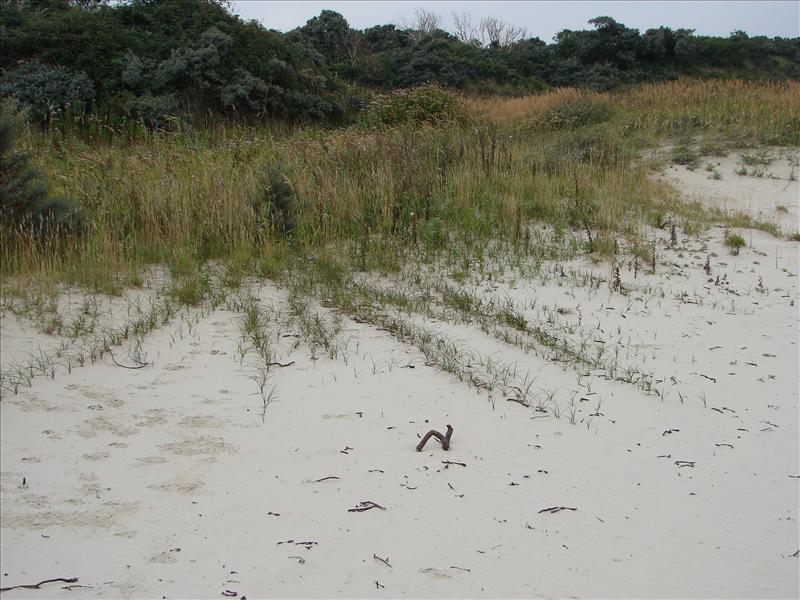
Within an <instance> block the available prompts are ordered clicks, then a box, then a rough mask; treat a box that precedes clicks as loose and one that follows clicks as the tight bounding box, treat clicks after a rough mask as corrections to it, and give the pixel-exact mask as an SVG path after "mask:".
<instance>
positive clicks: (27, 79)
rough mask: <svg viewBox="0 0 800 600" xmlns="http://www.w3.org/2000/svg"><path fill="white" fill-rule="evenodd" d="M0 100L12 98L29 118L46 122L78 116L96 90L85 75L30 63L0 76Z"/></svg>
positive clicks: (38, 63) (88, 104)
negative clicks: (25, 109) (25, 108)
mask: <svg viewBox="0 0 800 600" xmlns="http://www.w3.org/2000/svg"><path fill="white" fill-rule="evenodd" d="M0 97H2V98H8V97H14V98H16V100H17V101H18V102H19V103H20V104H21V105H23V106H25V107H27V108H28V109H29V111H30V115H31V117H33V118H34V119H37V120H47V119H51V118H53V117H55V116H58V115H61V114H63V113H64V112H67V111H69V112H70V113H73V114H81V113H82V112H83V111H84V110H86V109H88V108H89V106H90V104H91V101H92V100H93V99H94V97H95V90H94V84H93V83H92V81H91V80H90V79H89V78H88V77H87V76H86V74H85V73H74V72H71V71H69V70H68V69H65V68H64V67H51V66H49V65H45V64H42V63H40V62H39V61H38V60H31V61H29V62H27V63H24V64H22V65H20V66H18V67H17V68H16V69H14V70H12V71H9V72H8V73H7V74H6V75H5V76H4V77H3V79H2V81H0Z"/></svg>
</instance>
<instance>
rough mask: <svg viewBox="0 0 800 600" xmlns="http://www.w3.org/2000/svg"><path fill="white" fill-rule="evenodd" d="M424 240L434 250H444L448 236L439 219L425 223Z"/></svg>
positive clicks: (435, 218)
mask: <svg viewBox="0 0 800 600" xmlns="http://www.w3.org/2000/svg"><path fill="white" fill-rule="evenodd" d="M422 239H423V240H424V241H425V243H426V244H427V245H429V246H430V247H432V248H442V247H444V245H445V243H446V242H447V234H446V232H445V230H444V226H443V225H442V220H441V219H440V218H438V217H434V218H433V219H429V220H427V221H425V224H424V225H423V227H422Z"/></svg>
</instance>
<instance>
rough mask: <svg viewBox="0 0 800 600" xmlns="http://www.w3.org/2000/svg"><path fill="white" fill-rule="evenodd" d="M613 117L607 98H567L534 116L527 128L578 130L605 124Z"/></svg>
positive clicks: (611, 107) (612, 110)
mask: <svg viewBox="0 0 800 600" xmlns="http://www.w3.org/2000/svg"><path fill="white" fill-rule="evenodd" d="M613 116H614V108H613V106H612V105H611V101H610V100H609V99H608V98H605V97H602V96H578V97H575V98H568V99H566V100H564V101H562V102H559V103H558V104H556V105H555V106H553V107H551V108H548V109H547V110H544V111H542V112H541V113H539V114H536V115H534V116H533V117H532V118H531V119H530V121H529V126H530V127H531V128H532V129H534V130H536V131H560V130H564V129H579V128H581V127H587V126H589V125H597V124H599V123H605V122H606V121H608V120H610V119H611V117H613Z"/></svg>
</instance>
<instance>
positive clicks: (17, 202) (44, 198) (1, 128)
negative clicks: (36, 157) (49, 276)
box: [0, 100, 82, 235]
mask: <svg viewBox="0 0 800 600" xmlns="http://www.w3.org/2000/svg"><path fill="white" fill-rule="evenodd" d="M22 127H23V116H22V115H20V114H19V113H18V112H17V108H16V105H15V103H14V102H13V101H12V100H4V101H3V102H2V105H0V225H2V226H3V227H4V228H5V229H6V231H7V232H8V233H10V232H12V231H18V230H19V228H26V229H30V230H33V232H35V233H37V234H40V235H41V234H45V233H48V232H49V231H52V230H56V231H62V232H66V231H76V230H78V229H79V228H80V227H81V223H82V219H81V216H80V215H79V213H78V212H77V211H76V209H75V208H74V207H73V206H72V204H71V203H70V202H69V201H68V200H66V199H63V198H56V197H52V196H50V194H49V193H48V191H47V187H46V185H45V184H44V182H43V181H42V177H41V174H40V173H39V172H38V171H37V170H35V169H34V168H33V167H32V166H31V164H30V157H29V155H28V154H26V153H25V152H22V151H20V150H19V149H18V148H17V143H18V140H19V136H20V134H21V132H22Z"/></svg>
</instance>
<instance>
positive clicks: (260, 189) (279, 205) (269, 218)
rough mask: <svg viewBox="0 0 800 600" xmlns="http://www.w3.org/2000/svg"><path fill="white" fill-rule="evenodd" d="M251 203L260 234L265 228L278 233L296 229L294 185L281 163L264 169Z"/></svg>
mask: <svg viewBox="0 0 800 600" xmlns="http://www.w3.org/2000/svg"><path fill="white" fill-rule="evenodd" d="M250 205H251V207H252V209H253V214H254V216H255V220H256V225H257V227H258V230H259V234H260V235H263V232H264V230H270V231H272V232H273V233H278V234H287V233H291V232H292V231H294V228H295V225H296V215H297V201H296V196H295V191H294V186H293V185H292V182H291V181H290V180H289V178H288V177H287V176H286V174H285V173H284V172H283V171H282V169H281V168H280V166H279V165H275V164H271V165H268V166H267V167H265V168H264V169H263V171H262V173H261V175H260V176H259V178H258V182H257V188H256V193H255V194H254V195H253V197H252V199H251V202H250Z"/></svg>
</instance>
